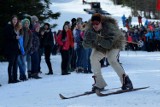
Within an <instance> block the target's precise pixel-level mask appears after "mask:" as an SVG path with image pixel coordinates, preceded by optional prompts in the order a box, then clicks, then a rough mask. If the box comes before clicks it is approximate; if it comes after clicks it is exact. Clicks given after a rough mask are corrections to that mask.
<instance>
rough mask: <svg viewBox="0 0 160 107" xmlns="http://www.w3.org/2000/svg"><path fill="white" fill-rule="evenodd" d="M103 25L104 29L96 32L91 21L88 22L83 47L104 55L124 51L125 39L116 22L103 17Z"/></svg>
mask: <svg viewBox="0 0 160 107" xmlns="http://www.w3.org/2000/svg"><path fill="white" fill-rule="evenodd" d="M101 23H102V29H101V30H100V31H99V32H96V31H95V30H94V29H93V26H92V24H91V21H89V22H88V24H87V27H86V31H85V35H84V40H83V46H84V47H85V48H95V49H96V50H97V51H100V52H102V53H106V52H107V51H110V50H112V49H122V48H123V46H124V43H125V42H124V40H125V37H124V35H123V33H122V32H121V31H120V29H119V28H118V25H117V23H116V20H115V19H113V18H111V17H108V16H102V22H101Z"/></svg>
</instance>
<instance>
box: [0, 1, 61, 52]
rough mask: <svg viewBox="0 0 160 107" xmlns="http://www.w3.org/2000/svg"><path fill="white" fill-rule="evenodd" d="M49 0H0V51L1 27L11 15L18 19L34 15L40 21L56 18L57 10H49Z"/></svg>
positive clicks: (0, 45) (0, 42) (58, 14)
mask: <svg viewBox="0 0 160 107" xmlns="http://www.w3.org/2000/svg"><path fill="white" fill-rule="evenodd" d="M50 4H51V2H50V0H0V53H1V47H2V44H3V43H2V42H3V34H2V29H3V28H4V26H5V24H6V23H8V21H10V20H11V17H12V16H13V15H17V16H18V17H19V19H23V18H24V17H26V16H27V15H28V16H33V15H36V16H37V17H38V18H39V20H40V22H43V21H45V20H46V19H58V17H59V16H60V13H59V12H55V13H54V12H53V11H52V10H50Z"/></svg>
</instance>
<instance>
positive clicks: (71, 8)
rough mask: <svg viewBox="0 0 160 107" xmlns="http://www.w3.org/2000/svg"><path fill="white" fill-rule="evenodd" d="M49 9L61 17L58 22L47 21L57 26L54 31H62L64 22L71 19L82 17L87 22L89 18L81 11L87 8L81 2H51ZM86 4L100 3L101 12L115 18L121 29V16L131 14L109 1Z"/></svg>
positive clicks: (67, 0)
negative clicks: (105, 12)
mask: <svg viewBox="0 0 160 107" xmlns="http://www.w3.org/2000/svg"><path fill="white" fill-rule="evenodd" d="M51 1H52V5H51V9H52V10H54V11H59V12H61V17H60V18H59V19H58V20H49V21H50V22H51V23H57V24H59V25H58V26H57V28H56V29H54V30H55V31H57V30H59V29H62V26H63V24H64V22H65V21H70V20H71V19H72V18H77V17H82V18H83V21H88V20H89V18H90V17H91V15H90V14H87V13H86V12H85V11H83V9H86V8H89V9H90V6H89V5H82V0H51ZM86 1H88V2H91V1H93V2H96V1H97V2H100V3H101V8H102V9H103V10H106V11H108V12H109V13H111V14H112V15H111V16H112V17H114V18H116V20H117V22H118V24H119V26H120V27H122V22H121V16H122V15H123V14H125V15H126V17H128V16H129V15H130V13H131V9H130V8H127V7H124V8H122V7H121V6H115V5H114V4H113V3H112V2H111V1H110V0H86ZM133 21H134V23H137V18H133Z"/></svg>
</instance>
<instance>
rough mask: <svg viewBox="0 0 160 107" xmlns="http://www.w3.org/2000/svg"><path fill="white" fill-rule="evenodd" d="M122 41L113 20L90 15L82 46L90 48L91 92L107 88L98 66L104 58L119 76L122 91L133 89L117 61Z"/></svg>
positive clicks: (122, 36) (107, 17) (122, 37)
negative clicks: (93, 81) (92, 81)
mask: <svg viewBox="0 0 160 107" xmlns="http://www.w3.org/2000/svg"><path fill="white" fill-rule="evenodd" d="M124 41H125V37H124V35H123V33H122V32H121V31H120V29H119V28H118V25H117V22H116V20H115V19H113V18H111V17H109V16H103V15H101V14H99V13H95V14H93V15H92V17H91V19H90V20H89V22H88V23H87V27H86V31H85V35H84V40H83V46H84V47H85V48H92V53H91V56H90V60H91V67H92V70H93V73H94V76H93V78H94V80H95V83H94V84H93V87H92V91H94V92H95V90H99V91H101V90H103V89H104V88H105V87H106V86H107V83H106V82H105V80H104V78H103V76H102V73H101V64H100V60H101V59H103V58H104V57H107V59H108V62H109V64H110V65H111V67H112V68H113V69H114V71H115V72H116V73H117V75H118V76H119V78H120V81H121V84H122V87H121V88H122V90H127V89H133V85H132V82H131V80H130V78H129V76H128V75H127V74H126V73H125V71H124V69H123V67H122V66H121V64H120V63H119V62H118V61H117V55H118V54H119V52H120V50H121V49H122V48H123V46H124V44H125V43H124Z"/></svg>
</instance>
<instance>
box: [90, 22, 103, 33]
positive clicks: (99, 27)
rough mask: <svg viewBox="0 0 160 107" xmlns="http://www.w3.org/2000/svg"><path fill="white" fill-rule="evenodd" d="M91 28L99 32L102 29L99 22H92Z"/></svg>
mask: <svg viewBox="0 0 160 107" xmlns="http://www.w3.org/2000/svg"><path fill="white" fill-rule="evenodd" d="M92 26H93V28H94V30H95V31H99V30H101V29H102V23H101V22H99V21H93V22H92Z"/></svg>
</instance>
